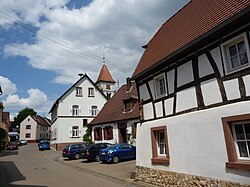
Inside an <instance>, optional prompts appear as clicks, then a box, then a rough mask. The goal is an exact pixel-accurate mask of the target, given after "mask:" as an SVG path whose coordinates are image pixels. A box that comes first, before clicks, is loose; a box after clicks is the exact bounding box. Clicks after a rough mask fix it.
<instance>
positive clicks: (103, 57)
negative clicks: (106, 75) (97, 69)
mask: <svg viewBox="0 0 250 187" xmlns="http://www.w3.org/2000/svg"><path fill="white" fill-rule="evenodd" d="M102 60H103V64H105V54H104V53H103V54H102Z"/></svg>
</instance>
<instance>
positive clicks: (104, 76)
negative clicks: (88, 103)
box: [96, 63, 116, 84]
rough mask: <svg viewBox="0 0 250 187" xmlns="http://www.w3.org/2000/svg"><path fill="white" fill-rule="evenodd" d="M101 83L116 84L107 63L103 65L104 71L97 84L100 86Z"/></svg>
mask: <svg viewBox="0 0 250 187" xmlns="http://www.w3.org/2000/svg"><path fill="white" fill-rule="evenodd" d="M99 82H110V83H116V82H115V81H114V79H113V78H112V76H111V74H110V72H109V70H108V67H107V66H106V64H105V63H103V65H102V69H101V71H100V74H99V76H98V79H97V81H96V84H98V83H99Z"/></svg>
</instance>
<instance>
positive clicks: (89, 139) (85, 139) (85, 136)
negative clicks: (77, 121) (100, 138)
mask: <svg viewBox="0 0 250 187" xmlns="http://www.w3.org/2000/svg"><path fill="white" fill-rule="evenodd" d="M87 127H88V128H87V130H86V132H85V134H84V135H83V137H82V140H83V141H84V142H87V143H92V140H91V138H90V135H91V127H90V126H89V125H88V126H87Z"/></svg>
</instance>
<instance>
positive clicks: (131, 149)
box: [99, 143, 136, 164]
mask: <svg viewBox="0 0 250 187" xmlns="http://www.w3.org/2000/svg"><path fill="white" fill-rule="evenodd" d="M99 157H100V160H101V161H102V162H103V163H105V162H113V163H115V164H117V163H118V162H119V161H120V160H125V159H135V158H136V147H135V146H133V145H130V144H127V143H121V144H114V145H110V146H109V147H108V148H106V149H102V150H101V151H100V155H99Z"/></svg>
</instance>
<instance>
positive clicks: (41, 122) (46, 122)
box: [31, 115, 50, 127]
mask: <svg viewBox="0 0 250 187" xmlns="http://www.w3.org/2000/svg"><path fill="white" fill-rule="evenodd" d="M31 117H32V118H33V119H34V120H35V121H36V122H37V123H38V124H39V125H43V126H46V127H50V120H49V119H48V118H43V117H41V116H39V115H36V116H35V115H33V116H31Z"/></svg>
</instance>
